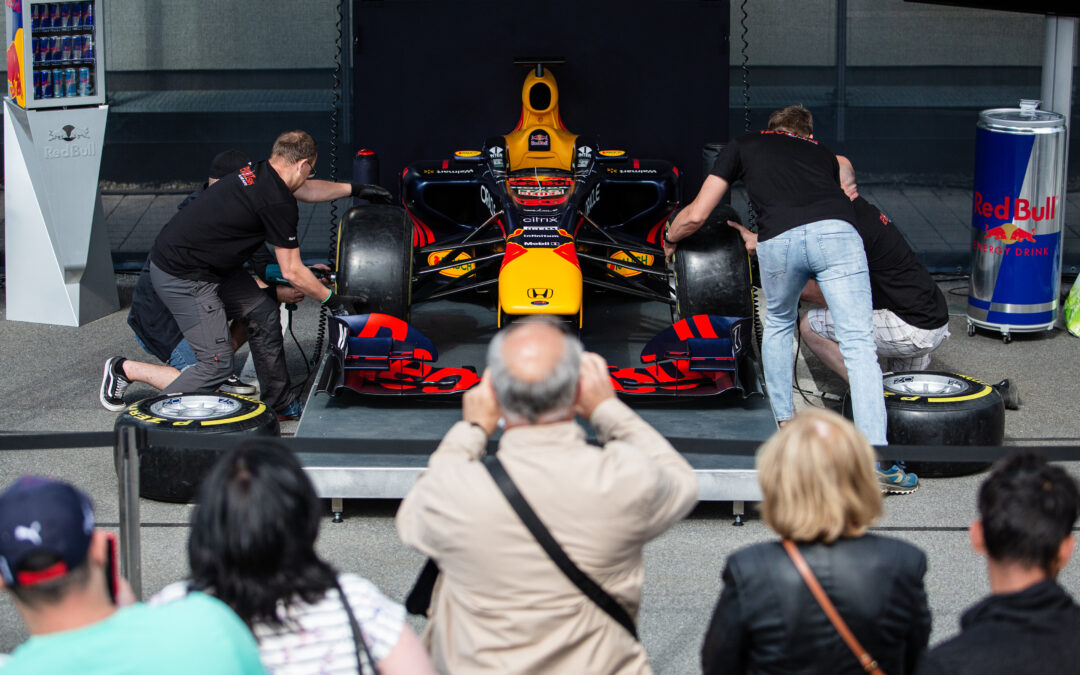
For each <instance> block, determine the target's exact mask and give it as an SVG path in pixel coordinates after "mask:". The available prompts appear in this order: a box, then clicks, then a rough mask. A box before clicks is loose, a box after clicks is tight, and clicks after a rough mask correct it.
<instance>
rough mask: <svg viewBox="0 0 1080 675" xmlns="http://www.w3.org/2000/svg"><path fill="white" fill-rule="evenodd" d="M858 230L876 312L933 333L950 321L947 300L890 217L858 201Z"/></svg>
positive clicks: (871, 205) (862, 201)
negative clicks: (887, 312) (891, 314)
mask: <svg viewBox="0 0 1080 675" xmlns="http://www.w3.org/2000/svg"><path fill="white" fill-rule="evenodd" d="M852 204H853V205H854V207H855V229H856V230H858V231H859V236H861V237H862V240H863V248H865V249H866V263H867V265H868V266H869V267H870V292H871V293H872V294H873V298H874V309H888V310H891V311H892V312H893V313H894V314H896V315H897V316H898V317H900V318H901V319H903V320H904V321H906V322H907V323H909V324H911V325H912V326H915V327H916V328H923V329H926V330H933V329H934V328H940V327H941V326H943V325H945V324H946V323H948V321H949V307H948V304H947V303H946V302H945V296H944V294H942V292H941V289H940V288H938V285H937V284H936V283H935V282H934V279H933V277H931V276H930V272H928V271H927V269H926V268H925V267H923V265H922V263H920V262H919V259H918V258H916V257H915V253H914V252H913V251H912V250H911V247H910V246H908V243H907V240H905V239H904V235H902V234H901V233H900V231H899V230H897V229H896V226H895V225H893V222H892V221H891V220H889V217H888V216H886V215H885V214H884V213H882V212H881V211H879V210H878V209H877V207H875V206H874V205H873V204H871V203H870V202H868V201H866V200H865V199H863V198H862V197H857V198H856V199H855V200H854V201H853V202H852Z"/></svg>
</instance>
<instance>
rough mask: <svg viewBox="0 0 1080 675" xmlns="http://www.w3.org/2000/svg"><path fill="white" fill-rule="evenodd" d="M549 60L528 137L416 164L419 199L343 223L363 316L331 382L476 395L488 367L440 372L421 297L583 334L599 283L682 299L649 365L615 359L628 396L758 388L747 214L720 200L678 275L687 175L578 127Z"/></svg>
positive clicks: (501, 139) (409, 183)
mask: <svg viewBox="0 0 1080 675" xmlns="http://www.w3.org/2000/svg"><path fill="white" fill-rule="evenodd" d="M548 63H550V62H548ZM544 65H545V63H543V62H542V63H535V62H534V63H532V64H530V66H531V67H532V68H533V69H532V70H530V73H529V75H528V76H527V77H526V78H525V83H524V86H523V88H522V112H521V118H520V120H519V121H518V124H517V126H516V127H515V128H514V130H513V131H511V132H510V133H507V134H505V135H502V136H496V137H492V138H489V139H488V140H487V141H486V142H485V143H484V145H483V146H482V147H481V148H480V149H474V150H458V151H457V152H455V153H454V154H453V157H450V158H446V159H441V160H430V161H418V162H414V163H412V164H410V165H409V166H408V167H407V168H406V169H405V170H404V172H403V173H402V176H401V195H402V203H403V206H404V208H400V207H394V206H365V207H357V208H354V209H352V210H350V211H349V212H348V213H347V214H346V215H345V217H344V218H343V219H342V222H341V225H340V228H339V233H338V242H337V246H338V249H337V260H336V265H337V274H336V289H337V292H338V293H339V294H340V295H341V297H342V298H343V299H344V300H345V301H346V302H347V303H350V304H351V305H352V307H353V308H354V311H356V313H357V316H353V317H348V318H346V319H344V320H332V321H331V329H330V330H331V334H330V338H331V339H330V350H331V359H330V362H331V363H330V364H329V367H328V368H326V369H325V371H324V374H323V377H322V378H321V380H320V384H319V389H320V390H324V391H330V392H331V393H334V392H336V391H337V390H339V389H340V388H341V387H343V386H344V387H348V388H351V389H354V390H356V391H360V392H362V393H387V394H389V393H393V394H400V393H424V394H431V393H452V392H457V391H462V390H464V389H468V388H469V387H471V386H472V385H473V384H475V382H476V375H475V373H474V372H472V371H466V370H462V369H458V368H450V369H445V368H444V369H436V368H434V367H432V366H431V365H430V363H431V362H433V361H434V360H435V359H436V357H437V353H436V351H435V346H434V344H433V343H432V342H431V340H429V339H427V338H426V337H424V336H423V335H421V334H420V333H419V331H417V330H416V329H415V328H414V327H412V326H410V325H409V324H408V323H407V322H408V320H409V315H410V311H411V308H412V306H413V305H416V304H418V303H422V302H427V301H433V300H438V299H443V298H449V297H452V296H459V295H462V294H467V293H470V292H476V291H481V290H486V291H492V290H494V291H496V292H495V293H489V295H493V296H494V297H495V303H494V304H495V307H494V312H493V314H494V316H493V320H494V321H495V323H496V325H498V326H502V325H504V324H506V323H507V322H508V321H511V320H513V319H514V318H516V317H521V316H526V315H532V314H547V315H553V316H555V317H558V318H560V319H562V320H564V321H566V322H567V323H569V324H571V326H572V327H574V328H577V329H580V328H582V327H583V326H584V324H585V322H586V321H587V312H586V301H585V300H586V296H585V293H584V289H585V287H586V286H589V287H595V288H599V289H603V290H604V291H607V292H614V293H621V294H626V295H630V296H633V297H635V298H640V299H642V300H652V301H657V302H661V303H666V304H669V305H671V306H672V308H673V312H672V318H673V320H674V324H673V326H672V327H671V328H669V329H667V330H666V331H662V332H661V334H660V335H658V336H657V337H656V338H654V339H653V341H652V342H650V343H649V344H648V345H647V346H646V348H645V350H643V353H642V360H643V361H644V362H645V363H646V366H645V367H644V368H617V367H615V366H612V374H613V381H614V383H615V385H616V389H618V390H619V391H623V392H625V393H641V392H643V391H644V390H648V391H647V392H645V393H651V394H663V395H673V394H682V395H687V394H690V395H703V394H715V393H719V392H720V391H724V390H726V389H729V388H731V387H745V386H747V384H746V379H747V378H746V374H745V373H744V374H743V376H741V377H740V374H739V368H737V367H736V366H737V365H738V364H739V363H740V361H741V354H742V353H743V352H744V351H745V350H746V349H745V348H746V346H748V344H749V342H750V339H749V338H750V337H751V327H750V321H749V320H748V319H747V317H750V316H751V315H752V313H753V304H752V296H751V291H750V269H749V263H748V257H747V255H746V251H745V250H744V248H743V245H742V240H741V239H740V238H739V236H738V234H737V233H736V232H735V231H734V230H733V229H732V228H730V227H728V226H727V225H726V223H725V222H724V221H725V220H727V219H729V218H730V219H735V220H737V219H738V216H737V215H736V214H735V212H734V211H733V210H732V209H730V207H726V206H722V207H720V208H719V209H718V210H717V212H716V213H714V214H713V217H712V218H710V220H709V222H708V223H707V224H706V226H705V227H703V228H702V229H701V230H700V231H699V232H698V233H696V234H695V236H694V237H691V238H689V239H688V240H687V241H685V242H680V246H679V249H678V253H677V254H676V258H675V262H674V265H673V267H672V268H669V267H668V266H667V264H666V263H665V261H664V254H663V250H662V234H663V228H664V226H665V224H666V222H667V221H668V219H669V218H670V217H671V216H672V214H673V213H674V211H675V210H676V208H677V207H678V204H679V184H678V180H679V171H678V169H677V168H676V167H675V166H674V165H672V164H671V163H669V162H666V161H662V160H655V159H637V158H634V157H633V156H632V155H630V154H629V153H627V152H626V151H624V150H620V149H606V148H601V147H599V146H598V145H597V143H596V142H595V141H594V140H592V139H590V138H587V137H584V136H578V135H576V134H573V133H571V132H570V131H568V130H567V129H566V127H565V126H564V125H563V123H562V117H561V115H560V113H559V92H558V88H557V85H556V83H555V77H554V76H553V75H552V73H551V72H550V71H548V70H545V68H544ZM474 294H475V293H474ZM468 373H472V374H471V375H470V374H468Z"/></svg>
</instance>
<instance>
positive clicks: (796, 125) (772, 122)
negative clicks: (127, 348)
mask: <svg viewBox="0 0 1080 675" xmlns="http://www.w3.org/2000/svg"><path fill="white" fill-rule="evenodd" d="M838 174H839V165H838V164H837V161H836V156H835V155H834V154H833V153H832V152H830V151H829V150H828V149H827V148H825V147H823V146H821V145H820V144H819V143H818V142H817V141H815V140H814V138H813V118H812V117H811V116H810V112H809V111H808V110H806V109H805V108H803V107H802V106H788V107H787V108H782V109H780V110H777V111H776V112H774V113H773V114H772V115H771V116H770V118H769V130H768V131H761V132H757V133H750V134H746V135H744V136H741V137H739V138H737V139H735V140H734V141H732V142H731V143H730V144H728V145H727V146H726V147H725V148H724V149H723V150H722V151H721V152H720V154H719V156H718V157H717V160H716V165H715V167H714V168H713V171H712V174H711V175H710V176H709V177H708V178H706V180H705V183H704V185H702V187H701V191H700V192H699V193H698V195H697V197H696V198H695V199H694V201H693V202H691V203H690V204H689V205H688V206H687V207H686V208H684V209H683V210H682V211H681V212H680V213H679V214H678V216H676V217H675V219H674V220H673V221H672V223H671V226H670V228H669V229H668V231H667V232H666V233H665V235H664V239H665V244H664V251H665V253H666V254H667V256H668V257H669V258H670V257H671V256H672V255H673V254H676V248H677V244H678V242H679V241H680V240H681V239H684V238H686V237H688V236H690V235H691V234H693V233H694V232H696V231H697V230H698V229H699V228H700V227H701V225H702V224H704V222H705V220H706V219H707V218H708V217H709V215H710V214H711V213H712V211H713V209H714V208H715V207H716V205H717V204H719V203H720V199H721V198H722V197H723V196H724V194H725V193H726V192H727V190H728V187H729V186H730V185H731V183H732V182H734V181H735V180H738V179H742V180H743V181H744V182H745V184H746V190H747V193H748V194H749V196H750V201H751V203H752V204H753V206H754V209H755V211H756V212H757V214H758V236H759V243H758V262H759V264H760V266H761V277H762V286H763V288H764V291H765V296H766V300H767V305H768V314H767V316H766V319H765V332H764V337H763V340H762V359H763V361H764V364H763V365H764V367H765V383H766V386H767V387H768V391H769V400H770V402H771V404H772V407H773V413H774V414H775V415H776V419H777V421H779V422H780V423H781V424H783V423H784V422H785V421H787V420H788V419H790V418H791V417H792V415H793V414H794V404H793V401H792V396H791V384H792V380H793V370H794V355H793V353H792V352H793V350H792V346H793V337H794V331H795V322H796V320H797V319H798V304H799V294H800V292H801V291H802V289H803V287H804V286H805V285H806V282H807V281H808V280H809V279H817V281H818V283H819V284H820V285H821V289H822V291H823V292H824V294H825V297H826V298H828V300H829V306H830V307H833V308H834V312H835V319H836V325H837V333H838V337H839V339H840V350H841V352H842V353H843V355H844V362H845V364H846V365H847V371H848V373H849V374H850V379H851V391H852V403H853V408H854V417H855V425H856V426H857V427H858V428H859V430H860V431H862V433H863V434H864V435H865V436H866V438H867V440H869V441H870V442H871V443H872V444H875V445H884V444H885V443H886V440H885V399H884V396H883V392H882V381H881V368H880V367H879V366H878V362H877V355H876V353H875V350H874V339H873V321H872V319H873V309H872V303H871V296H870V281H869V276H868V274H867V265H866V255H865V253H863V248H862V240H861V239H860V238H859V234H858V232H857V231H856V230H855V228H854V226H853V225H852V223H853V222H854V221H855V211H854V208H853V207H852V205H851V201H850V200H849V199H848V198H847V196H846V195H844V191H843V190H842V189H841V188H840V182H839V175H838ZM895 482H900V483H908V482H910V483H914V484H915V485H917V479H915V478H914V477H913V476H904V475H903V474H902V472H901V474H900V475H898V476H895V477H893V478H890V479H888V480H887V481H886V479H885V478H884V477H883V486H885V488H886V489H889V485H888V483H895ZM911 489H913V486H907V487H903V490H904V491H910V490H911Z"/></svg>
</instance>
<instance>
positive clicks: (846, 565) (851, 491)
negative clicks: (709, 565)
mask: <svg viewBox="0 0 1080 675" xmlns="http://www.w3.org/2000/svg"><path fill="white" fill-rule="evenodd" d="M757 469H758V481H759V483H760V484H761V492H762V495H763V497H764V501H763V502H762V504H761V514H762V520H764V522H765V524H766V525H768V526H769V527H770V528H771V529H772V530H773V531H774V532H776V533H777V534H779V535H780V536H781V538H782V541H771V542H765V543H761V544H755V545H752V546H748V547H746V548H743V549H741V550H739V551H736V552H735V553H733V554H732V555H731V556H730V557H729V558H728V561H727V566H726V568H725V569H724V574H723V580H724V588H723V591H722V592H721V594H720V600H719V601H718V602H717V605H716V609H715V611H714V612H713V617H712V622H711V623H710V625H709V631H708V633H707V634H706V636H705V644H704V646H703V647H702V651H701V661H702V666H703V668H704V671H705V673H706V674H707V675H710V674H712V673H830V674H832V673H853V674H854V673H864V672H867V671H864V668H863V665H862V664H860V661H859V658H857V657H856V655H855V652H854V651H853V647H852V646H849V644H850V643H848V642H845V640H844V639H843V638H841V635H840V633H839V631H838V629H837V628H836V626H835V624H834V623H833V622H832V621H831V620H830V619H829V618H828V617H827V616H826V613H825V610H824V609H823V608H822V606H821V604H819V601H818V600H817V599H816V598H815V596H814V594H813V593H812V592H811V590H810V588H809V587H808V585H807V583H808V581H807V580H806V579H804V577H803V576H802V575H801V573H800V572H799V570H798V569H797V567H796V559H799V558H801V559H804V560H805V562H806V563H807V565H808V566H809V570H810V573H811V575H812V577H814V578H816V580H817V583H819V584H820V586H821V588H822V589H823V590H824V594H825V595H826V596H827V598H828V601H827V602H831V604H832V606H834V607H835V609H836V612H837V613H838V614H839V617H840V619H841V620H842V622H843V623H844V624H846V626H847V628H849V629H850V631H851V633H852V634H853V635H854V638H855V639H856V640H857V642H858V645H861V647H862V651H863V652H864V653H865V654H868V655H869V658H871V659H874V660H876V662H877V666H878V667H879V668H880V670H881V671H883V672H885V673H888V674H889V675H895V674H897V673H910V672H912V671H914V669H915V666H916V662H917V661H918V658H919V655H920V654H921V653H922V651H923V650H924V649H925V648H926V643H927V640H928V639H929V636H930V609H929V607H928V606H927V603H926V592H925V591H924V589H923V576H924V575H925V573H926V555H925V554H924V553H923V552H922V551H921V550H919V549H917V548H915V547H914V546H912V545H910V544H907V543H905V542H902V541H900V540H898V539H893V538H890V537H882V536H878V535H875V534H869V533H868V532H867V529H868V528H869V527H870V525H871V524H873V522H874V521H875V520H877V518H878V516H880V515H881V504H882V502H881V492H880V487H879V486H878V481H877V476H876V473H875V457H874V450H873V448H871V447H870V445H869V444H868V443H867V442H866V439H865V438H864V437H863V436H862V434H861V433H859V431H858V430H856V429H855V427H854V425H852V424H851V422H849V421H848V420H846V419H844V418H843V417H840V416H839V415H837V414H836V413H833V412H829V411H827V410H821V409H812V410H807V411H805V412H802V413H800V414H799V415H797V416H796V417H795V418H793V419H792V420H791V421H790V422H789V423H787V424H785V425H784V427H783V428H782V429H781V430H780V431H778V432H777V433H776V434H774V435H773V436H772V438H770V439H769V440H768V441H767V442H766V443H765V444H764V445H762V446H761V449H760V450H759V451H758V456H757ZM786 542H793V546H792V545H790V544H787V543H786ZM785 546H791V548H792V549H793V552H792V553H791V554H789V553H788V551H787V550H786V548H785ZM811 583H813V582H812V581H811Z"/></svg>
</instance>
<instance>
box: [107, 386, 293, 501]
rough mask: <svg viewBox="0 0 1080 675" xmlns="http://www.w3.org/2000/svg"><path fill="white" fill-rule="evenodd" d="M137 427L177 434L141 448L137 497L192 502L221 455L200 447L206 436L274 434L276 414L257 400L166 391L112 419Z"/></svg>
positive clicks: (218, 451)
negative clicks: (167, 441)
mask: <svg viewBox="0 0 1080 675" xmlns="http://www.w3.org/2000/svg"><path fill="white" fill-rule="evenodd" d="M125 426H135V427H141V428H144V429H152V430H154V431H160V432H162V433H163V434H170V435H175V439H176V440H175V444H174V443H163V442H161V440H160V434H154V435H155V436H156V437H157V438H154V439H151V441H150V443H149V444H148V447H146V448H142V449H140V451H139V496H140V497H146V498H147V499H156V500H158V501H163V502H174V503H191V502H193V501H195V497H196V495H197V493H198V488H199V484H200V483H201V482H202V479H203V478H204V477H205V476H206V474H207V473H209V471H210V468H211V467H212V466H213V465H214V463H215V462H216V461H217V460H218V458H219V457H220V456H221V455H223V454H224V453H225V451H224V450H221V449H209V448H205V447H200V446H199V439H200V438H202V437H205V436H206V435H207V434H215V435H217V434H236V435H237V442H238V443H239V442H240V441H241V440H242V439H243V438H246V437H249V436H277V435H278V429H279V427H278V419H277V413H275V412H274V411H273V410H270V409H269V408H268V407H267V406H266V404H265V403H263V402H262V401H259V400H258V399H254V398H248V397H246V396H238V395H236V394H224V393H220V392H200V393H194V394H164V395H161V396H155V397H153V398H147V399H143V400H142V401H139V402H138V403H133V404H132V405H130V406H128V408H127V410H125V411H124V412H122V413H120V414H119V415H118V416H117V418H116V424H115V428H116V429H120V428H121V427H125Z"/></svg>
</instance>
